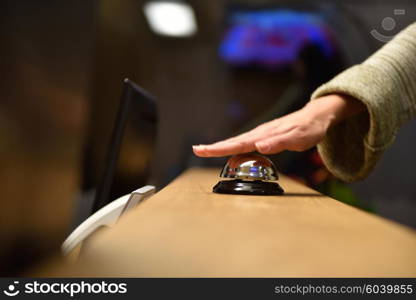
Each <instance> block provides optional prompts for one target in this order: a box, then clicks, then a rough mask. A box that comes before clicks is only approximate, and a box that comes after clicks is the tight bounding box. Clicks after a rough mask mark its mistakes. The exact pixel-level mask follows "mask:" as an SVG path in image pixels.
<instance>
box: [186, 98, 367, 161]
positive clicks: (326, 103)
mask: <svg viewBox="0 0 416 300" xmlns="http://www.w3.org/2000/svg"><path fill="white" fill-rule="evenodd" d="M364 109H365V106H364V104H362V103H361V102H360V101H358V100H355V99H354V98H351V97H349V96H345V95H337V94H333V95H328V96H324V97H321V98H319V99H315V100H314V101H311V102H309V103H308V104H307V105H306V106H305V107H303V108H302V109H300V110H298V111H296V112H294V113H291V114H289V115H286V116H284V117H281V118H278V119H275V120H273V121H270V122H267V123H264V124H262V125H260V126H258V127H256V128H254V129H253V130H250V131H248V132H246V133H243V134H241V135H238V136H235V137H232V138H229V139H226V140H223V141H220V142H217V143H214V144H211V145H197V146H193V151H194V153H195V154H196V155H197V156H201V157H213V156H214V157H219V156H227V155H233V154H239V153H246V152H252V151H258V152H260V153H262V154H275V153H279V152H281V151H283V150H291V151H305V150H308V149H310V148H312V147H314V146H315V145H317V144H318V143H319V142H320V141H321V140H322V139H323V138H324V137H325V135H326V132H327V130H328V128H329V127H330V126H332V125H334V124H335V123H337V122H339V121H341V120H343V119H345V118H346V117H349V116H351V115H353V114H356V113H358V112H360V111H362V110H364Z"/></svg>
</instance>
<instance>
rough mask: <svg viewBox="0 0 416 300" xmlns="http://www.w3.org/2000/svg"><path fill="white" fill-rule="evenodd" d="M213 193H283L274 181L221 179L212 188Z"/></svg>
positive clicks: (268, 194)
mask: <svg viewBox="0 0 416 300" xmlns="http://www.w3.org/2000/svg"><path fill="white" fill-rule="evenodd" d="M213 192H214V193H218V194H236V195H263V196H264V195H267V196H270V195H283V193H284V191H283V189H282V187H281V186H280V185H279V184H278V183H276V182H268V181H261V180H255V181H247V180H240V179H235V180H222V181H220V182H218V183H217V184H216V185H215V186H214V188H213Z"/></svg>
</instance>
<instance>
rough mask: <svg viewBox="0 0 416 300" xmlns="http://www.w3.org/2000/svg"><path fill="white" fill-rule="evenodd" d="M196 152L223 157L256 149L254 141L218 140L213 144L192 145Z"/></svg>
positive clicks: (202, 154) (206, 155)
mask: <svg viewBox="0 0 416 300" xmlns="http://www.w3.org/2000/svg"><path fill="white" fill-rule="evenodd" d="M192 148H193V151H194V153H195V154H196V155H197V156H201V157H221V156H227V155H233V154H237V153H247V152H252V151H254V150H255V146H254V143H253V142H226V141H223V142H218V143H215V144H212V145H198V146H192Z"/></svg>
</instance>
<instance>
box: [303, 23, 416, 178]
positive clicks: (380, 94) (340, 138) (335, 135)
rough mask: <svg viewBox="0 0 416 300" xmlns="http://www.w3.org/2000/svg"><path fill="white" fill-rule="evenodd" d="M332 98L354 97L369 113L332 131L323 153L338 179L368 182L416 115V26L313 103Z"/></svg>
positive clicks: (349, 71) (344, 75)
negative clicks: (384, 153)
mask: <svg viewBox="0 0 416 300" xmlns="http://www.w3.org/2000/svg"><path fill="white" fill-rule="evenodd" d="M331 93H339V94H346V95H350V96H352V97H354V98H356V99H358V100H360V101H362V102H363V103H364V104H365V106H366V108H367V110H366V112H363V113H361V114H358V115H355V116H353V117H351V118H348V119H346V120H345V121H343V122H340V123H338V124H337V125H335V126H334V127H332V128H330V129H329V131H328V133H327V135H326V137H325V138H324V140H323V141H322V142H321V143H320V144H319V145H318V150H319V152H320V153H321V156H322V158H323V161H324V163H325V165H326V166H327V168H328V169H329V171H331V172H332V173H333V174H334V175H335V176H336V177H338V178H340V179H342V180H344V181H348V182H351V181H356V180H360V179H363V178H365V177H366V176H367V175H368V174H369V173H370V171H371V170H372V169H373V168H374V166H375V165H376V163H377V161H378V160H379V158H380V157H381V155H382V153H383V151H384V150H385V149H386V148H387V147H388V146H389V145H390V144H392V142H393V141H394V139H395V136H396V132H397V131H398V129H399V128H400V126H401V125H402V124H403V123H404V122H406V121H408V120H409V119H411V118H413V117H415V115H416V23H414V24H412V25H410V26H409V27H407V28H406V29H405V30H403V31H402V32H401V33H399V34H398V35H397V36H396V37H395V38H394V39H393V40H392V41H390V42H389V43H387V44H386V45H385V46H384V47H382V48H381V49H380V50H378V51H377V52H376V53H375V54H373V55H372V56H371V57H370V58H368V59H367V60H366V61H365V62H363V63H362V64H360V65H356V66H353V67H351V68H350V69H347V70H346V71H344V72H342V73H341V74H339V75H338V76H336V77H335V78H334V79H332V80H331V81H329V82H328V83H326V84H324V85H322V86H321V87H319V88H318V89H317V90H316V91H315V92H314V93H313V94H312V97H311V99H312V100H313V99H316V98H319V97H321V96H324V95H327V94H331Z"/></svg>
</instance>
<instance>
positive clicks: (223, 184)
mask: <svg viewBox="0 0 416 300" xmlns="http://www.w3.org/2000/svg"><path fill="white" fill-rule="evenodd" d="M220 177H222V178H234V180H222V181H220V182H218V183H217V184H216V185H215V186H214V188H213V191H214V193H220V194H243V195H282V194H283V189H282V188H281V187H280V185H279V184H278V183H277V182H271V181H274V180H277V179H278V178H279V177H278V175H277V172H276V167H275V165H274V164H273V162H272V161H271V160H270V159H268V158H267V157H265V156H262V155H259V154H255V153H245V154H238V155H234V156H232V157H231V158H230V159H229V160H228V161H227V163H226V164H225V166H224V167H223V169H222V171H221V174H220Z"/></svg>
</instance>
